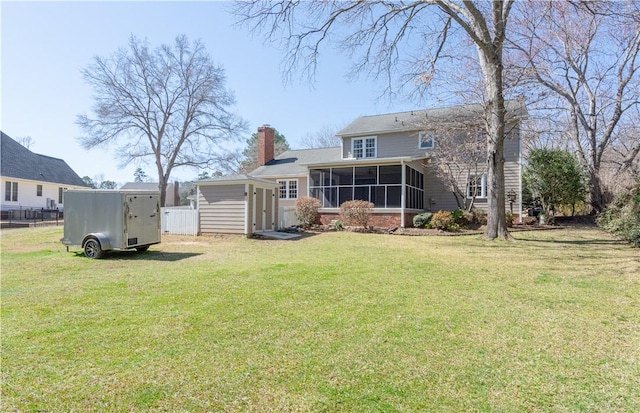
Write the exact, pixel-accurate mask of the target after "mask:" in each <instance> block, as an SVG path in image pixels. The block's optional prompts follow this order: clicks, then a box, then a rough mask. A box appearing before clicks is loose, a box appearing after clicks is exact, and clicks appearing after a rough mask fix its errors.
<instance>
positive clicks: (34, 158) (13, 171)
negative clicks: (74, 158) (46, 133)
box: [0, 131, 87, 186]
mask: <svg viewBox="0 0 640 413" xmlns="http://www.w3.org/2000/svg"><path fill="white" fill-rule="evenodd" d="M0 135H1V142H0V153H2V155H1V157H2V158H1V166H0V175H1V176H3V177H7V178H17V179H28V180H30V181H40V182H50V183H55V184H66V185H74V186H87V184H85V182H84V181H83V180H82V178H80V177H79V176H78V174H77V173H75V172H74V171H73V169H71V167H70V166H69V165H67V163H66V162H65V161H63V160H62V159H58V158H52V157H50V156H45V155H40V154H37V153H33V152H31V151H30V150H29V149H27V148H25V147H24V146H22V145H20V144H19V143H18V142H16V141H14V140H13V139H11V138H10V137H9V136H8V135H6V134H5V133H4V132H1V131H0Z"/></svg>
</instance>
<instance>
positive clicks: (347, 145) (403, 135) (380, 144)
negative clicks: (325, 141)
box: [342, 132, 427, 158]
mask: <svg viewBox="0 0 640 413" xmlns="http://www.w3.org/2000/svg"><path fill="white" fill-rule="evenodd" d="M351 139H352V138H345V139H344V145H343V147H342V157H343V158H347V157H348V156H349V152H351ZM355 139H359V138H355ZM376 145H377V155H378V156H377V157H378V158H395V157H400V156H423V155H424V154H425V152H426V151H427V150H426V149H420V148H418V132H399V133H389V134H381V135H377V137H376Z"/></svg>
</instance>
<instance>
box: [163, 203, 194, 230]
mask: <svg viewBox="0 0 640 413" xmlns="http://www.w3.org/2000/svg"><path fill="white" fill-rule="evenodd" d="M160 211H161V214H162V219H161V220H160V222H161V230H162V233H163V234H173V235H198V229H199V228H198V227H199V214H198V210H197V209H191V208H189V207H170V208H161V210H160Z"/></svg>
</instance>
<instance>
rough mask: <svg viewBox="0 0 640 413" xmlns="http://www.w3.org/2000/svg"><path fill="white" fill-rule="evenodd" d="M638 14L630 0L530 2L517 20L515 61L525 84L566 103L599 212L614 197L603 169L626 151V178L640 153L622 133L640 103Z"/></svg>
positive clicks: (512, 40)
mask: <svg viewBox="0 0 640 413" xmlns="http://www.w3.org/2000/svg"><path fill="white" fill-rule="evenodd" d="M639 15H640V6H639V5H638V3H637V2H630V1H626V2H530V3H528V6H527V7H522V8H520V9H519V13H517V14H516V15H514V25H513V26H514V27H515V32H514V34H513V35H512V36H511V38H510V41H509V43H508V45H509V48H510V49H512V50H513V51H514V52H513V53H510V54H511V57H512V59H510V61H511V63H513V64H514V69H515V67H517V66H519V67H518V69H519V73H520V75H521V77H522V81H527V80H529V81H530V85H534V84H535V85H539V86H540V87H541V88H542V89H543V90H545V91H547V92H551V93H552V94H553V95H554V97H560V98H561V100H562V101H563V103H564V105H563V106H564V108H563V109H564V111H565V113H566V118H565V119H566V121H567V124H568V127H567V128H566V133H567V134H568V135H569V136H570V139H571V141H572V142H573V145H574V149H575V151H576V152H577V153H578V155H579V158H580V160H581V162H582V164H583V165H584V166H585V167H586V168H587V170H588V172H589V181H590V202H591V210H592V212H594V213H597V212H600V211H602V209H603V208H604V206H605V204H606V200H607V199H606V189H605V188H604V187H603V182H602V175H601V172H602V169H603V162H604V161H605V160H606V159H607V158H608V152H610V151H611V150H612V149H614V148H615V149H616V150H618V151H619V155H620V156H619V159H620V161H621V162H620V169H619V171H618V172H619V173H620V172H624V171H626V170H627V169H629V168H630V167H631V166H632V165H633V164H634V160H635V158H636V157H637V156H638V153H639V152H640V140H638V139H637V138H636V140H635V141H633V142H631V141H627V142H626V143H624V142H623V138H624V135H623V134H621V131H622V130H623V129H624V128H625V125H628V124H629V118H628V116H627V114H628V113H631V112H633V111H637V108H638V105H639V102H640V75H639V74H638V72H639V71H638V68H639V65H640V58H639V56H638V53H639V51H640V19H639V18H638V16H639ZM556 116H557V115H556ZM636 136H637V135H636ZM622 151H623V152H622Z"/></svg>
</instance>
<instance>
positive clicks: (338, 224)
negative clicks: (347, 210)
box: [331, 219, 344, 231]
mask: <svg viewBox="0 0 640 413" xmlns="http://www.w3.org/2000/svg"><path fill="white" fill-rule="evenodd" d="M331 229H332V230H334V231H342V230H343V229H344V225H342V221H340V220H339V219H336V220H335V221H331Z"/></svg>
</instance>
